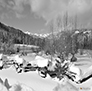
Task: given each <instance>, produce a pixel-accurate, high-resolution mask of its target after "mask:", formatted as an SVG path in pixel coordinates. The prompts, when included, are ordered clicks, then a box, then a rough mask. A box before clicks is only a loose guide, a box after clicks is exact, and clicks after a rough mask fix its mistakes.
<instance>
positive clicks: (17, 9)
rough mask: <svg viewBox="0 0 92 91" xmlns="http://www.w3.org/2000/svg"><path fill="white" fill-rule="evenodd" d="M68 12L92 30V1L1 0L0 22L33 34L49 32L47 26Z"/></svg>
mask: <svg viewBox="0 0 92 91" xmlns="http://www.w3.org/2000/svg"><path fill="white" fill-rule="evenodd" d="M66 11H68V14H69V16H70V17H74V16H75V15H77V17H78V22H79V23H80V24H82V25H83V26H86V27H88V28H92V26H91V24H92V18H91V17H92V0H0V21H1V22H3V23H5V24H7V25H9V26H13V27H15V28H18V29H21V30H23V31H29V32H32V33H47V32H49V31H48V30H47V26H46V24H47V23H48V22H49V21H51V20H52V19H54V18H55V17H56V16H58V15H61V16H62V15H63V14H64V13H65V12H66Z"/></svg>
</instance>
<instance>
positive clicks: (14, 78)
mask: <svg viewBox="0 0 92 91" xmlns="http://www.w3.org/2000/svg"><path fill="white" fill-rule="evenodd" d="M23 58H25V60H27V61H33V60H34V55H29V56H25V57H23ZM85 59H89V61H88V60H83V57H80V58H79V59H78V62H76V65H77V66H78V67H79V68H81V69H82V70H83V71H85V70H86V69H87V68H88V67H89V66H91V65H92V59H91V58H87V57H85ZM0 78H2V79H3V80H4V79H6V78H7V79H8V80H9V83H10V84H11V85H12V87H13V88H11V89H10V91H15V90H14V85H15V84H17V83H21V84H23V85H22V87H23V88H24V87H25V88H27V89H24V90H20V91H92V89H91V87H92V78H91V79H89V80H87V81H86V82H84V83H82V84H76V83H74V82H72V81H70V80H67V82H66V83H65V84H59V83H57V82H56V81H54V80H52V79H48V78H42V77H40V76H39V75H38V73H37V72H31V71H30V72H27V73H24V72H23V73H19V74H18V73H17V72H16V70H15V69H14V68H13V67H10V68H8V69H3V70H0ZM0 86H2V85H0ZM0 88H1V87H0ZM29 88H32V89H29ZM81 88H82V89H81ZM4 89H5V87H4ZM0 91H2V90H0ZM6 91H7V90H6Z"/></svg>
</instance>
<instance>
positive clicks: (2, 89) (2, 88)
mask: <svg viewBox="0 0 92 91" xmlns="http://www.w3.org/2000/svg"><path fill="white" fill-rule="evenodd" d="M0 91H8V90H7V88H6V87H5V86H4V84H2V83H0Z"/></svg>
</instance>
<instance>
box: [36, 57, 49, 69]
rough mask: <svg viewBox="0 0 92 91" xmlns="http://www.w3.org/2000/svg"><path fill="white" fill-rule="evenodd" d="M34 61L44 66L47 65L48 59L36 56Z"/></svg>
mask: <svg viewBox="0 0 92 91" xmlns="http://www.w3.org/2000/svg"><path fill="white" fill-rule="evenodd" d="M35 61H36V62H37V65H38V66H39V67H45V66H47V65H48V59H45V58H43V57H41V56H36V58H35Z"/></svg>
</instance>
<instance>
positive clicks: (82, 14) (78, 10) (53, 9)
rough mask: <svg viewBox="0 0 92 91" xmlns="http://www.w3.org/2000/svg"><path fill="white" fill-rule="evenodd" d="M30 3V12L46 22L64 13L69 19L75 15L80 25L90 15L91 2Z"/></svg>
mask: <svg viewBox="0 0 92 91" xmlns="http://www.w3.org/2000/svg"><path fill="white" fill-rule="evenodd" d="M30 2H31V9H32V11H33V12H35V13H36V14H37V15H39V16H41V17H43V18H44V19H45V20H46V21H49V20H52V19H53V18H55V17H56V16H57V15H63V14H64V13H65V12H66V11H67V12H68V14H69V16H71V17H74V16H75V15H76V14H77V16H78V18H79V21H80V22H82V23H83V22H86V19H85V18H87V22H88V20H90V19H91V16H90V15H92V0H30ZM89 16H90V17H89ZM91 20H92V19H91ZM89 22H90V21H89Z"/></svg>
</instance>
